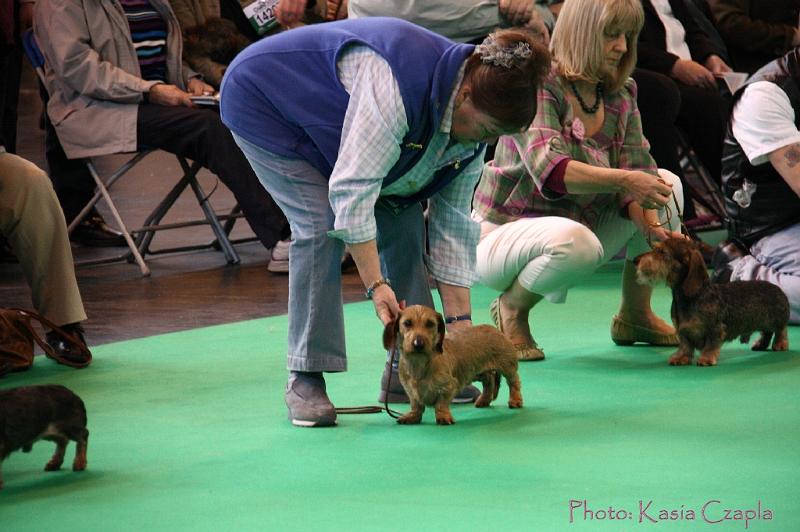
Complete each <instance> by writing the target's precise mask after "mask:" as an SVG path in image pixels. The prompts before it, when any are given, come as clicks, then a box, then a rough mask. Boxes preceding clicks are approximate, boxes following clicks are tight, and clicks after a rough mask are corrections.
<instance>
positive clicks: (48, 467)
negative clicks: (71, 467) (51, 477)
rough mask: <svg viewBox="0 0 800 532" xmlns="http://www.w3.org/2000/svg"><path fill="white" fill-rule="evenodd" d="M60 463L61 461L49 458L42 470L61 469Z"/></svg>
mask: <svg viewBox="0 0 800 532" xmlns="http://www.w3.org/2000/svg"><path fill="white" fill-rule="evenodd" d="M61 464H62V462H59V461H55V460H50V461H49V462H47V464H45V466H44V470H45V471H58V470H59V469H61Z"/></svg>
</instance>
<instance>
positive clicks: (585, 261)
mask: <svg viewBox="0 0 800 532" xmlns="http://www.w3.org/2000/svg"><path fill="white" fill-rule="evenodd" d="M658 172H659V175H660V176H661V177H662V178H663V179H664V181H666V182H667V183H671V184H672V190H673V191H674V193H675V194H674V199H673V200H672V201H670V206H669V211H670V212H671V216H670V217H669V220H668V219H667V209H661V211H660V213H659V217H660V218H661V221H662V222H665V223H668V224H669V227H670V229H671V230H673V231H680V219H679V218H678V215H677V213H678V212H683V188H682V186H681V182H680V179H678V176H676V175H675V174H673V173H672V172H670V171H668V170H663V169H660V170H659V171H658ZM675 202H677V206H676V205H675ZM678 206H679V208H678ZM598 214H599V216H598V218H597V221H596V222H595V224H594V226H593V227H592V228H589V227H587V226H585V225H583V224H582V223H580V222H576V221H575V220H571V219H569V218H563V217H559V216H543V217H540V218H521V219H519V220H516V221H513V222H509V223H507V224H503V225H495V224H492V223H490V222H485V221H484V222H482V223H481V241H480V243H479V244H478V257H477V258H478V264H477V266H478V275H479V276H480V281H481V283H482V284H484V285H486V286H488V287H490V288H493V289H495V290H497V291H500V292H504V291H505V290H506V289H507V288H508V287H509V286H511V284H512V283H513V282H514V280H519V283H520V285H522V286H523V287H524V288H525V289H526V290H529V291H530V292H533V293H535V294H539V295H542V296H544V297H545V298H546V299H547V300H548V301H550V302H552V303H563V302H564V301H566V298H567V291H568V290H569V289H570V288H571V287H572V286H574V285H576V284H578V283H579V282H580V281H582V280H583V279H585V278H586V277H588V276H590V275H591V274H592V273H593V272H594V271H595V270H596V269H597V268H598V267H599V266H601V265H603V264H605V263H606V262H608V261H609V260H611V259H612V258H613V257H614V256H615V255H616V254H617V253H618V252H619V251H620V250H621V249H622V248H623V247H626V246H627V251H626V257H627V258H628V259H633V258H635V257H636V256H638V255H640V254H642V253H644V252H646V251H649V250H650V246H649V245H648V244H647V241H646V240H645V237H644V235H643V234H642V233H641V232H639V230H638V229H637V228H636V226H635V225H634V224H633V222H631V221H630V220H628V219H626V218H623V217H622V215H621V214H620V209H619V208H618V207H617V206H616V205H612V206H611V207H610V208H608V209H606V210H605V211H601V212H599V213H598Z"/></svg>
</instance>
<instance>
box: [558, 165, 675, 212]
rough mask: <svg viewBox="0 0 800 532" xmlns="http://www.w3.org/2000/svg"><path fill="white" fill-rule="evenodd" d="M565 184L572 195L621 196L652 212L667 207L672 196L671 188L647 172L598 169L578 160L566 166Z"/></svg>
mask: <svg viewBox="0 0 800 532" xmlns="http://www.w3.org/2000/svg"><path fill="white" fill-rule="evenodd" d="M564 184H565V185H566V187H567V192H569V193H570V194H598V193H621V194H622V195H623V196H626V195H629V196H631V198H632V199H633V201H635V202H636V203H638V204H639V205H641V206H643V207H646V208H649V209H653V208H657V207H661V206H663V205H666V204H667V202H668V201H669V199H670V197H671V195H672V187H670V186H669V185H666V184H665V183H664V182H662V181H660V180H659V179H658V177H656V176H654V175H652V174H648V173H647V172H642V171H640V170H624V169H618V168H599V167H597V166H591V165H589V164H586V163H582V162H579V161H570V162H569V163H567V170H566V172H565V173H564Z"/></svg>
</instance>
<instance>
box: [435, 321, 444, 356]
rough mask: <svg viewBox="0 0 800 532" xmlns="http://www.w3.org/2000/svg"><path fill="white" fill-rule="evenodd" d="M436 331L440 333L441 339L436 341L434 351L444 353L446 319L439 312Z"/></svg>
mask: <svg viewBox="0 0 800 532" xmlns="http://www.w3.org/2000/svg"><path fill="white" fill-rule="evenodd" d="M436 329H437V331H438V332H439V339H438V340H437V341H436V346H435V347H434V350H435V351H436V352H437V353H442V352H444V333H445V327H444V318H443V317H442V315H441V314H439V313H438V312H437V313H436Z"/></svg>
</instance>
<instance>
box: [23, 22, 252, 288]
mask: <svg viewBox="0 0 800 532" xmlns="http://www.w3.org/2000/svg"><path fill="white" fill-rule="evenodd" d="M23 47H24V49H25V55H26V56H27V58H28V60H29V61H30V63H31V65H32V66H33V68H34V70H35V71H36V75H37V76H38V77H39V80H40V81H41V82H42V84H44V80H45V78H44V56H43V55H42V53H41V50H40V49H39V46H38V44H37V43H36V40H35V38H34V35H33V32H32V30H28V31H27V32H25V34H24V35H23ZM153 151H155V150H153V149H150V148H144V149H141V150H140V151H138V152H135V153H134V154H133V155H132V156H131V157H130V158H129V159H128V160H127V161H126V162H125V163H123V164H122V165H121V166H119V167H118V168H117V169H116V170H114V171H113V172H111V173H110V174H109V175H107V176H105V177H103V176H101V175H100V172H99V171H98V170H97V166H96V165H95V163H94V161H93V160H92V158H86V159H84V163H85V164H86V168H87V169H88V171H89V173H90V174H91V176H92V179H94V182H95V185H96V187H97V189H96V192H95V194H94V196H93V197H92V199H91V200H89V202H88V203H87V204H86V206H84V208H83V209H82V210H81V212H80V213H79V214H78V215H77V216H76V217H75V219H74V220H72V222H71V223H70V224H69V227H68V228H67V229H68V231H69V232H70V233H72V231H73V230H74V229H75V228H76V227H77V226H78V224H80V223H81V222H82V221H83V220H84V219H86V217H87V216H88V215H89V213H90V212H91V211H92V209H93V208H94V207H95V206H96V205H97V203H98V202H99V201H100V200H101V199H102V200H103V201H104V202H105V204H106V206H107V207H108V209H109V211H110V212H111V216H112V217H113V219H114V224H115V225H116V226H117V229H118V230H119V231H120V232H121V233H122V236H123V237H124V238H125V242H126V243H127V246H128V251H126V252H124V253H122V254H119V255H114V256H111V257H104V258H100V259H91V260H83V261H76V263H75V264H76V266H88V265H95V264H108V263H114V262H121V261H127V262H136V263H137V264H138V265H139V269H140V271H141V272H142V276H145V277H146V276H149V275H150V268H149V267H148V266H147V263H146V261H145V257H146V256H148V255H159V254H164V253H178V252H185V251H193V250H200V249H208V248H216V249H220V250H221V251H222V252H223V254H224V255H225V259H226V261H227V263H228V264H239V262H240V258H239V254H238V253H237V252H236V250H235V249H234V248H233V243H232V241H231V240H230V239H229V235H230V232H231V230H232V229H233V225H234V223H235V222H236V219H238V218H241V217H242V214H241V213H240V212H239V208H238V206H237V207H234V209H233V210H232V211H231V212H230V213H229V214H227V215H221V216H218V215H217V214H216V212H215V211H214V209H213V207H212V206H211V203H210V202H209V195H207V194H206V193H205V191H204V190H203V188H202V187H201V186H200V183H199V182H198V180H197V172H198V171H199V170H200V168H202V167H201V165H200V164H199V163H198V162H196V161H193V162H192V163H191V164H189V162H188V161H187V159H186V158H185V157H181V156H180V155H176V157H177V159H178V162H179V164H180V165H181V169H182V171H183V176H182V177H181V178H180V180H178V182H177V183H176V184H175V186H173V187H172V189H171V190H170V191H169V192H168V193H167V194H166V195H165V196H164V198H163V199H162V200H161V202H160V203H159V204H158V205H157V206H156V207H155V208H154V209H153V211H152V212H151V213H150V214H149V215H148V216H147V218H146V219H145V221H144V223H143V225H142V226H141V227H138V228H134V229H128V227H127V226H126V224H125V222H124V221H123V219H122V216H121V215H120V213H119V210H118V209H117V206H116V205H115V204H114V201H113V199H112V198H111V194H110V192H109V191H110V189H111V187H112V185H114V183H116V182H117V181H118V180H119V179H120V178H122V176H124V175H125V174H126V173H128V172H129V171H130V170H131V169H132V168H134V167H135V166H136V165H137V164H138V163H139V162H140V161H142V159H144V158H145V157H147V156H148V155H149V154H151V153H153ZM187 187H191V189H192V191H193V192H194V195H195V197H196V199H197V202H198V204H199V206H200V208H201V209H202V211H203V214H204V219H199V220H192V221H185V222H179V223H170V224H162V223H160V222H161V220H162V219H163V218H164V216H165V215H166V214H167V212H169V210H170V208H172V206H173V205H174V204H175V202H176V201H177V199H178V198H179V197H180V195H181V194H182V193H183V192H184V190H186V188H187ZM221 221H224V222H225V225H224V226H223V225H222V223H221ZM196 225H209V226H210V227H211V230H212V231H213V233H214V236H215V238H214V240H212V241H211V242H209V243H206V244H197V245H190V246H178V247H170V248H162V249H156V250H153V249H151V248H150V245H151V243H152V241H153V238H154V236H155V233H156V232H157V231H164V230H168V229H180V228H184V227H192V226H196ZM251 240H253V239H252V238H249V239H242V240H239V241H237V242H242V241H251Z"/></svg>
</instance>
